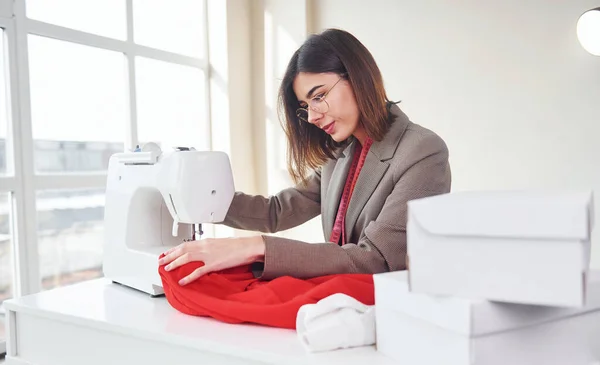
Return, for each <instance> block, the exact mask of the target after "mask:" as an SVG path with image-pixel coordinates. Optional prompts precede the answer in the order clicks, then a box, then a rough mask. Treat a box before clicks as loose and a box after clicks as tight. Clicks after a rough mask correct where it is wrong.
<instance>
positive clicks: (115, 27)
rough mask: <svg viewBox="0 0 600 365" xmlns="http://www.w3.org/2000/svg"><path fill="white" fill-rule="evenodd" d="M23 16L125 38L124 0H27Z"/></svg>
mask: <svg viewBox="0 0 600 365" xmlns="http://www.w3.org/2000/svg"><path fill="white" fill-rule="evenodd" d="M26 4H27V17H29V18H30V19H35V20H40V21H43V22H46V23H51V24H55V25H60V26H62V27H67V28H72V29H76V30H81V31H84V32H87V33H94V34H98V35H102V36H105V37H111V38H116V39H121V40H125V39H126V38H127V26H126V22H127V16H126V12H127V7H126V4H127V2H126V1H125V0H84V1H82V0H27V1H26Z"/></svg>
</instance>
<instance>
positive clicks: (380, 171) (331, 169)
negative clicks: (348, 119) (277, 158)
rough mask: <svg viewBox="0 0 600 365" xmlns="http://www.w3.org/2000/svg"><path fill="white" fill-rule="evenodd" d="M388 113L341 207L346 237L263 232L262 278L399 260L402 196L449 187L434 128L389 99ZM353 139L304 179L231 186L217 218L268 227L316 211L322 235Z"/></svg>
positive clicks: (385, 265) (390, 266)
mask: <svg viewBox="0 0 600 365" xmlns="http://www.w3.org/2000/svg"><path fill="white" fill-rule="evenodd" d="M392 115H393V116H394V121H393V123H392V125H391V127H390V129H389V131H388V132H387V134H386V135H385V137H384V139H383V140H381V141H379V142H373V144H372V145H371V148H370V150H369V153H368V154H367V157H366V161H365V164H364V166H363V168H362V170H361V171H360V175H359V177H358V180H357V182H356V186H355V188H354V192H353V194H352V197H351V199H350V203H349V206H348V210H347V213H346V222H345V235H346V240H347V242H348V243H347V244H345V245H343V246H339V245H338V244H334V243H319V244H309V243H306V242H301V241H296V240H291V239H287V238H281V237H275V236H269V235H263V238H264V241H265V246H266V250H265V260H264V267H262V268H261V269H262V272H261V273H259V274H258V276H260V277H261V278H263V279H266V280H270V279H273V278H276V277H279V276H284V275H290V276H294V277H297V278H310V277H315V276H322V275H328V274H341V273H378V272H385V271H396V270H404V269H405V268H406V212H407V206H406V203H407V202H408V201H409V200H411V199H415V198H421V197H426V196H431V195H436V194H442V193H447V192H449V191H450V185H451V172H450V165H449V162H448V148H447V146H446V144H445V142H444V141H443V140H442V139H441V138H440V137H439V136H438V135H436V134H435V133H434V132H432V131H430V130H428V129H426V128H424V127H422V126H419V125H418V124H415V123H413V122H411V121H410V120H409V119H408V117H407V116H406V115H405V114H404V113H403V112H402V111H401V110H400V108H399V107H398V106H396V105H393V107H392ZM356 143H357V141H354V142H352V143H351V144H350V145H348V146H347V147H346V148H345V149H344V150H343V151H342V153H340V155H339V157H338V158H336V159H333V160H330V161H328V162H327V163H325V164H324V165H323V166H322V167H321V168H320V169H319V170H317V171H315V172H314V173H313V174H312V175H311V176H310V178H309V180H308V184H307V185H306V186H304V185H301V184H299V185H297V186H295V187H290V188H288V189H285V190H282V191H281V192H279V193H278V194H276V195H274V196H270V197H268V198H267V197H263V196H257V195H248V194H244V193H242V192H236V194H235V196H234V198H233V202H232V204H231V207H230V209H229V212H228V213H227V216H226V218H225V221H224V222H223V224H225V225H228V226H230V227H234V228H238V229H244V230H252V231H260V232H264V233H273V232H277V231H281V230H285V229H289V228H292V227H295V226H298V225H300V224H302V223H304V222H306V221H308V220H310V219H312V218H314V217H316V216H317V215H319V214H321V215H322V222H323V232H324V237H325V239H328V238H329V236H330V235H331V230H332V228H333V224H334V220H335V216H336V214H337V209H338V205H339V201H340V197H341V193H342V190H343V188H344V184H345V182H346V176H347V173H348V170H349V168H350V165H351V163H352V156H353V152H354V147H355V144H356Z"/></svg>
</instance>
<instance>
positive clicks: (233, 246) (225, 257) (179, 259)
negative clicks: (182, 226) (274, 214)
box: [158, 236, 265, 285]
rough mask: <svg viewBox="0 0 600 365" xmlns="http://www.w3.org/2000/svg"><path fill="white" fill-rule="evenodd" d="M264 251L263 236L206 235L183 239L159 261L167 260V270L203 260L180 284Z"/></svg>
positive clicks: (251, 259)
mask: <svg viewBox="0 0 600 365" xmlns="http://www.w3.org/2000/svg"><path fill="white" fill-rule="evenodd" d="M264 255H265V243H264V241H263V239H262V237H261V236H255V237H235V238H207V239H203V240H200V241H189V242H184V243H182V244H180V245H179V246H176V247H173V248H172V249H170V250H168V251H167V252H165V256H164V257H163V258H161V259H160V260H159V261H158V264H159V265H166V264H168V265H167V266H166V267H165V270H167V271H171V270H173V269H175V268H177V267H179V266H181V265H184V264H187V263H189V262H193V261H202V262H204V266H201V267H199V268H197V269H196V270H194V271H193V272H192V273H191V274H190V275H188V276H186V277H185V278H183V279H181V280H180V281H179V284H180V285H186V284H189V283H191V282H192V281H194V280H196V279H198V278H199V277H201V276H202V275H204V274H208V273H209V272H213V271H219V270H225V269H229V268H232V267H236V266H241V265H246V264H250V263H252V262H255V261H259V260H262V259H263V258H264Z"/></svg>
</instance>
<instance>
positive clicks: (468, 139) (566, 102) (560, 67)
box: [311, 0, 600, 267]
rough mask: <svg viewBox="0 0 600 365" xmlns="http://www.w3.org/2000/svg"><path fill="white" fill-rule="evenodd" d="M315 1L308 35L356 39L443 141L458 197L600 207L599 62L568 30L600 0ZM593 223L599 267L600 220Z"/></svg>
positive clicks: (397, 95)
mask: <svg viewBox="0 0 600 365" xmlns="http://www.w3.org/2000/svg"><path fill="white" fill-rule="evenodd" d="M367 4H368V6H366V5H367ZM311 5H312V9H311V16H312V22H311V24H312V27H313V29H312V30H313V31H320V30H322V29H324V28H328V27H339V28H343V29H346V30H348V31H350V32H352V33H353V34H354V35H356V36H357V37H358V38H359V39H360V40H361V41H362V42H363V43H364V44H365V45H366V46H367V47H368V48H369V49H370V50H371V52H372V53H373V55H374V57H375V59H376V60H377V62H378V64H379V66H380V68H381V70H382V72H383V75H384V80H385V83H386V87H387V90H388V96H389V97H390V98H391V99H395V100H399V99H401V100H402V101H403V102H402V103H401V106H402V108H403V109H404V110H405V111H406V112H407V113H408V115H409V116H410V117H411V118H412V119H413V121H414V122H416V123H419V124H422V125H424V126H426V127H428V128H431V129H433V130H435V131H436V132H438V133H439V134H440V135H441V136H442V137H443V138H444V139H445V140H446V142H447V143H448V146H449V149H450V154H451V166H452V170H453V190H455V191H457V190H468V189H510V188H565V189H579V188H583V189H596V190H597V193H596V206H597V209H600V205H599V204H598V203H600V57H594V56H591V55H589V54H587V53H586V52H585V51H584V50H583V49H582V48H581V47H580V46H579V43H578V42H577V38H576V34H575V26H576V21H577V18H578V17H579V15H580V14H581V13H583V12H584V11H585V10H588V9H590V8H594V7H597V6H599V5H600V2H598V0H569V1H563V0H553V1H548V0H528V1H522V0H505V1H496V2H491V1H479V0H461V1H458V2H455V1H454V2H450V1H433V0H419V1H408V0H389V1H386V0H370V1H368V2H365V1H361V0H319V1H313V2H312V4H311ZM595 224H596V228H597V229H596V231H595V232H594V236H593V239H594V240H595V241H596V243H595V249H594V252H593V259H592V265H593V266H596V267H600V243H599V242H598V241H600V213H598V214H596V221H595Z"/></svg>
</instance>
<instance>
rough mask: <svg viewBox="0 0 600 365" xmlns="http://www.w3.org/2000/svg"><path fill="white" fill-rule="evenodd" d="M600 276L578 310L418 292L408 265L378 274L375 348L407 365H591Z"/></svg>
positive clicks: (596, 353)
mask: <svg viewBox="0 0 600 365" xmlns="http://www.w3.org/2000/svg"><path fill="white" fill-rule="evenodd" d="M599 274H600V272H593V275H591V276H590V280H589V289H588V290H589V297H588V299H589V300H588V304H587V305H586V306H585V307H582V308H572V307H571V308H569V307H548V306H534V305H524V304H512V303H500V302H490V301H486V300H469V299H462V298H457V297H452V296H433V295H428V294H416V293H411V292H410V291H409V287H408V273H407V272H406V271H396V272H390V273H384V274H376V275H374V276H373V278H374V283H375V318H376V335H377V345H376V346H377V350H378V351H380V352H381V353H383V354H384V355H386V356H388V357H390V358H392V359H394V360H396V361H398V363H399V364H410V365H507V364H510V365H591V364H592V363H594V361H596V360H598V359H600V275H599Z"/></svg>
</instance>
